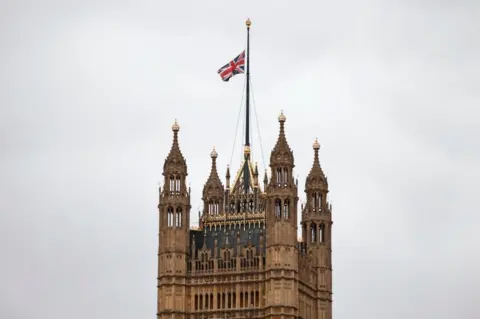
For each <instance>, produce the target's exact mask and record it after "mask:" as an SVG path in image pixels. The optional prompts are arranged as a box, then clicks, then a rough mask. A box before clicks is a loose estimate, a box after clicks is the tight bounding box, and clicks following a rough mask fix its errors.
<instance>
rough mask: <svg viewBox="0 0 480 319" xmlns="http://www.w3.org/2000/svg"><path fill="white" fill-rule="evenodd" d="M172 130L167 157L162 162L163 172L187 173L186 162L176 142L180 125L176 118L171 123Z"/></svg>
mask: <svg viewBox="0 0 480 319" xmlns="http://www.w3.org/2000/svg"><path fill="white" fill-rule="evenodd" d="M172 131H173V143H172V148H171V149H170V153H168V156H167V158H166V159H165V162H164V164H163V174H164V175H165V174H166V173H184V174H185V175H187V162H186V160H185V158H184V157H183V154H182V151H180V146H179V144H178V132H179V131H180V125H178V122H177V120H175V123H173V125H172Z"/></svg>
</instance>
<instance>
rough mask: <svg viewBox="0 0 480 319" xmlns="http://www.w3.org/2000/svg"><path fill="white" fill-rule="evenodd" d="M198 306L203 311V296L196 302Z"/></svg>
mask: <svg viewBox="0 0 480 319" xmlns="http://www.w3.org/2000/svg"><path fill="white" fill-rule="evenodd" d="M198 305H199V306H200V310H202V309H203V295H200V300H199V302H198Z"/></svg>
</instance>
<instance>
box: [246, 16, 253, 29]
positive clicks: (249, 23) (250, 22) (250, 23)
mask: <svg viewBox="0 0 480 319" xmlns="http://www.w3.org/2000/svg"><path fill="white" fill-rule="evenodd" d="M245 24H246V25H247V28H250V26H251V25H252V21H250V18H248V19H247V21H245Z"/></svg>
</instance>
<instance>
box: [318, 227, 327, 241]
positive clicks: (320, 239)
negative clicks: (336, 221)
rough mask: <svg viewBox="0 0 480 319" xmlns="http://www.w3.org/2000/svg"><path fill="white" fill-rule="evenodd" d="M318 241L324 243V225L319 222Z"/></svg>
mask: <svg viewBox="0 0 480 319" xmlns="http://www.w3.org/2000/svg"><path fill="white" fill-rule="evenodd" d="M318 237H319V239H318V240H319V242H320V243H324V242H325V225H324V224H320V233H319V236H318Z"/></svg>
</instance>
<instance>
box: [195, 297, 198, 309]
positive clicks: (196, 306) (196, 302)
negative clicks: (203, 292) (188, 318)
mask: <svg viewBox="0 0 480 319" xmlns="http://www.w3.org/2000/svg"><path fill="white" fill-rule="evenodd" d="M195 310H198V295H195Z"/></svg>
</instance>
